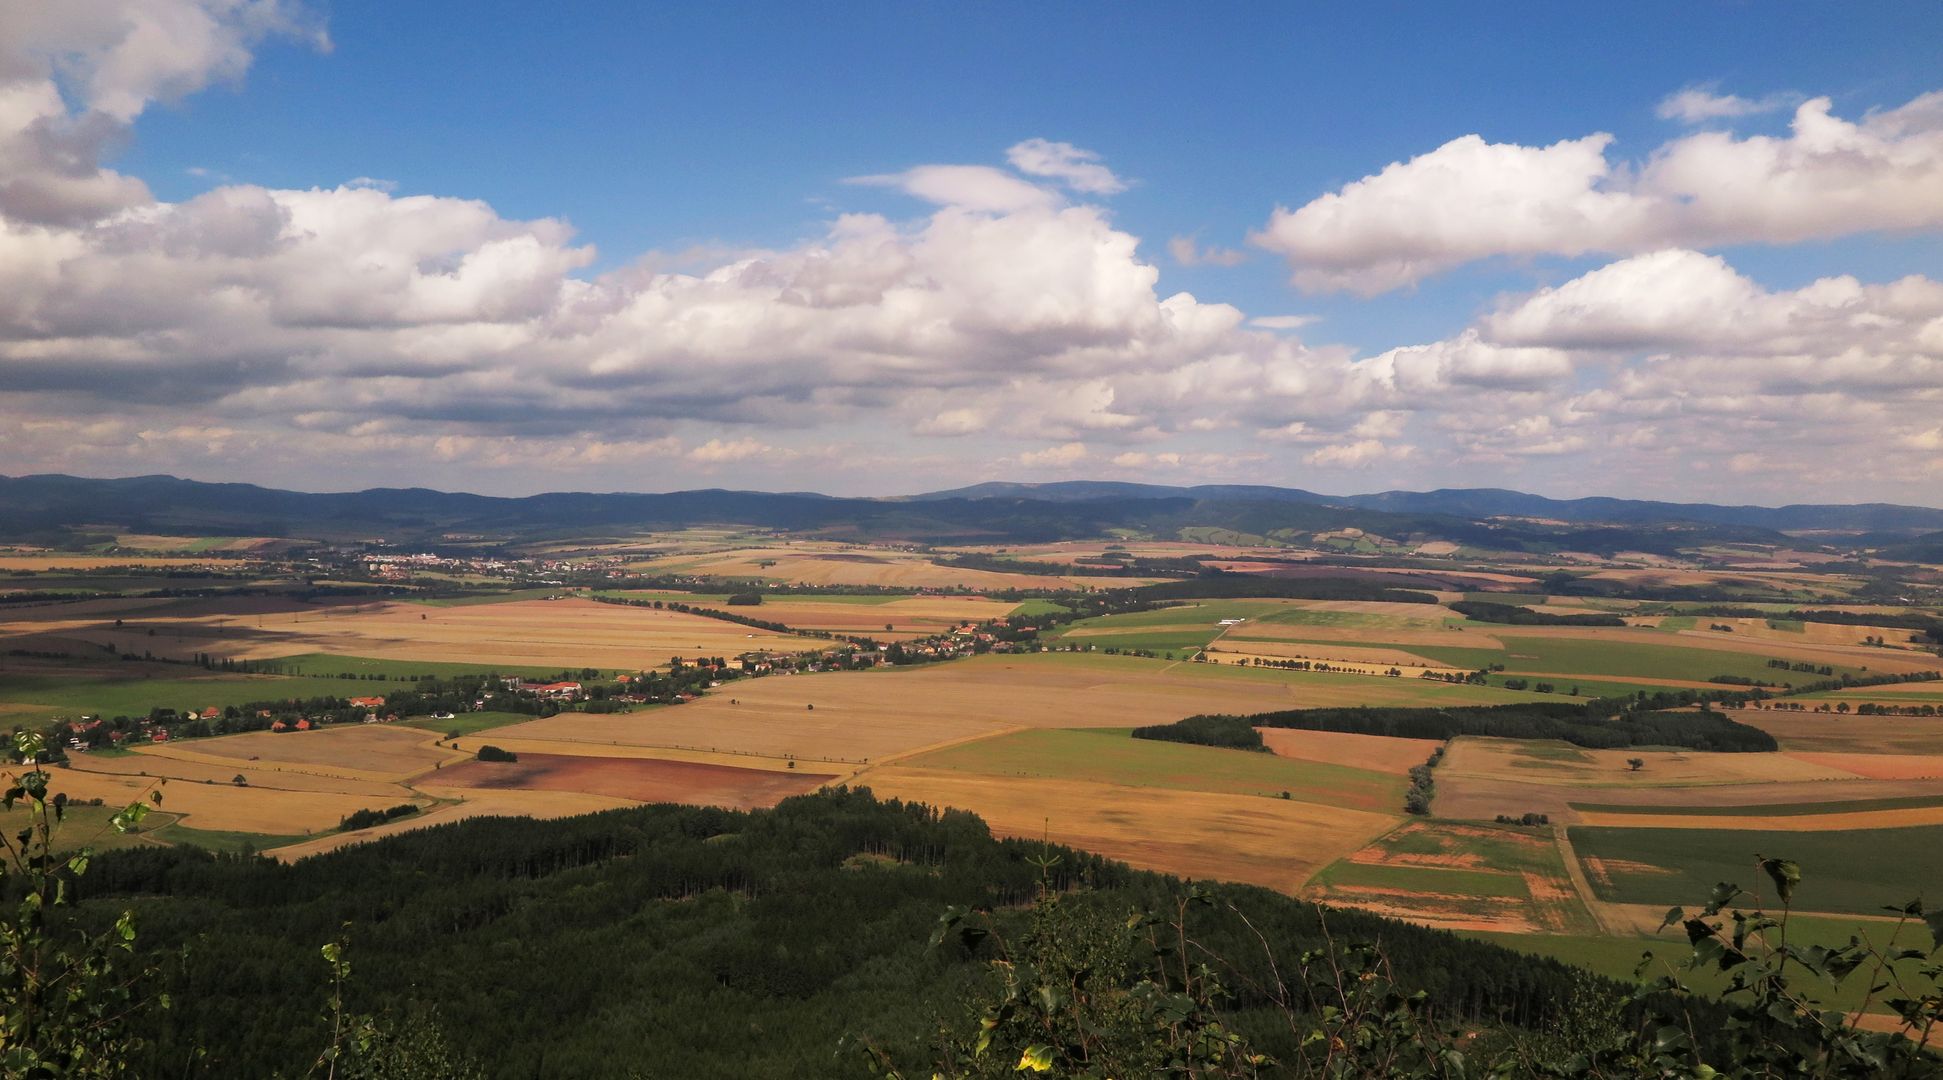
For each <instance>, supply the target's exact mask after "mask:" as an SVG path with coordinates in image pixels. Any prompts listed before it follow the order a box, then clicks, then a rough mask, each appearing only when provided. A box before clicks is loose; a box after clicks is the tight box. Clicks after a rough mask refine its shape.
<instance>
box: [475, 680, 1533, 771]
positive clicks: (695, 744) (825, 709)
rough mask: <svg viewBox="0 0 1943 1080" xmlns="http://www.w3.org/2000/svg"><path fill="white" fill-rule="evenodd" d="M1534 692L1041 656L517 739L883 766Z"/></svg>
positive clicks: (756, 689)
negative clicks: (1026, 742)
mask: <svg viewBox="0 0 1943 1080" xmlns="http://www.w3.org/2000/svg"><path fill="white" fill-rule="evenodd" d="M1534 696H1535V695H1531V694H1518V693H1514V692H1510V691H1505V690H1496V689H1491V688H1487V687H1470V686H1454V685H1450V684H1446V683H1431V682H1426V681H1422V680H1413V679H1385V678H1381V677H1371V676H1362V675H1340V674H1324V673H1311V672H1283V671H1270V670H1267V669H1260V668H1241V667H1227V666H1220V665H1214V664H1191V663H1184V662H1183V663H1176V664H1169V663H1168V662H1166V661H1160V660H1148V659H1141V658H1138V657H1128V656H1108V655H1104V654H1097V653H1038V654H1030V655H1019V656H999V655H992V656H981V657H974V658H972V659H969V660H959V661H953V662H951V663H945V664H930V665H920V666H916V667H910V668H899V669H890V670H875V671H864V672H838V673H828V674H820V675H796V676H771V677H769V678H765V679H757V680H754V681H750V682H738V683H733V684H730V685H729V686H726V687H724V688H723V689H722V690H721V691H718V692H715V693H711V694H709V695H708V696H706V697H704V698H702V699H700V700H698V701H695V702H691V703H689V704H686V705H682V706H679V707H677V708H675V709H672V710H670V709H661V710H650V711H647V712H637V713H631V714H626V715H616V716H589V715H582V714H577V713H576V714H562V715H560V716H555V717H550V718H548V719H545V720H536V721H533V722H531V723H528V724H522V725H519V726H517V727H514V728H510V729H508V730H507V731H506V733H505V734H506V735H507V737H525V738H535V739H558V740H562V741H570V742H577V743H586V744H593V745H600V744H606V745H617V746H627V745H632V746H662V747H673V748H679V749H692V750H704V751H714V752H730V753H748V754H757V755H763V756H775V757H782V756H793V757H798V758H802V759H805V760H807V761H824V762H838V763H851V764H867V763H868V764H880V763H882V761H883V760H884V759H885V758H886V757H891V756H897V755H902V754H907V753H911V752H914V751H917V750H922V749H925V748H928V747H932V746H936V745H939V744H943V743H951V742H957V741H960V740H964V739H970V738H975V737H980V736H986V735H996V734H999V733H1001V732H1005V731H1009V730H1013V729H1017V728H1036V727H1134V726H1139V725H1142V724H1157V723H1172V722H1173V721H1175V720H1179V719H1181V718H1182V717H1185V716H1189V715H1193V714H1195V713H1204V712H1220V713H1253V712H1266V711H1271V710H1275V709H1291V708H1302V707H1306V706H1323V705H1339V704H1399V705H1403V704H1410V705H1414V704H1439V703H1443V704H1498V703H1503V702H1511V701H1522V700H1530V699H1531V698H1533V697H1534Z"/></svg>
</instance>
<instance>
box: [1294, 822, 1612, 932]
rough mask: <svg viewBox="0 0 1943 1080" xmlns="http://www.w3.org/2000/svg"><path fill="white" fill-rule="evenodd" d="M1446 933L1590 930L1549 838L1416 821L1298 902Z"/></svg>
mask: <svg viewBox="0 0 1943 1080" xmlns="http://www.w3.org/2000/svg"><path fill="white" fill-rule="evenodd" d="M1303 894H1304V895H1305V896H1308V897H1309V898H1311V899H1314V900H1319V901H1323V902H1326V903H1332V904H1344V905H1350V906H1355V907H1360V908H1365V909H1368V910H1374V911H1381V912H1384V913H1385V914H1392V915H1397V916H1399V917H1402V918H1407V919H1410V920H1411V921H1413V922H1422V923H1426V924H1428V925H1431V926H1439V927H1443V928H1445V929H1461V930H1497V931H1513V932H1518V933H1531V934H1537V933H1543V934H1560V933H1584V932H1588V931H1591V930H1593V929H1595V928H1596V926H1597V924H1596V923H1595V922H1594V921H1593V918H1592V915H1591V913H1590V912H1589V911H1588V910H1587V909H1586V906H1585V903H1584V901H1583V900H1582V898H1581V897H1580V896H1579V894H1578V890H1577V889H1576V888H1575V887H1574V885H1573V882H1572V880H1571V878H1570V876H1569V872H1568V868H1567V866H1566V864H1565V860H1564V857H1563V856H1562V854H1561V852H1560V849H1559V846H1558V844H1557V842H1556V841H1555V839H1554V837H1553V833H1552V830H1551V829H1549V828H1530V827H1523V826H1516V825H1497V824H1484V823H1468V822H1447V821H1422V820H1413V821H1409V822H1405V823H1404V824H1402V825H1399V826H1398V827H1397V828H1396V829H1395V830H1393V831H1391V832H1389V833H1386V834H1384V835H1383V836H1381V837H1379V838H1378V839H1376V840H1375V841H1374V842H1372V843H1371V844H1369V845H1368V846H1366V847H1364V848H1361V849H1360V850H1357V851H1355V852H1353V853H1351V854H1349V855H1347V856H1345V857H1344V858H1343V859H1341V860H1339V861H1337V862H1335V863H1332V864H1331V865H1329V866H1328V867H1327V868H1326V869H1324V870H1323V871H1322V872H1321V873H1319V874H1317V875H1316V877H1315V878H1314V879H1313V880H1311V881H1310V882H1309V884H1308V886H1307V888H1306V889H1305V890H1304V893H1303Z"/></svg>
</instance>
